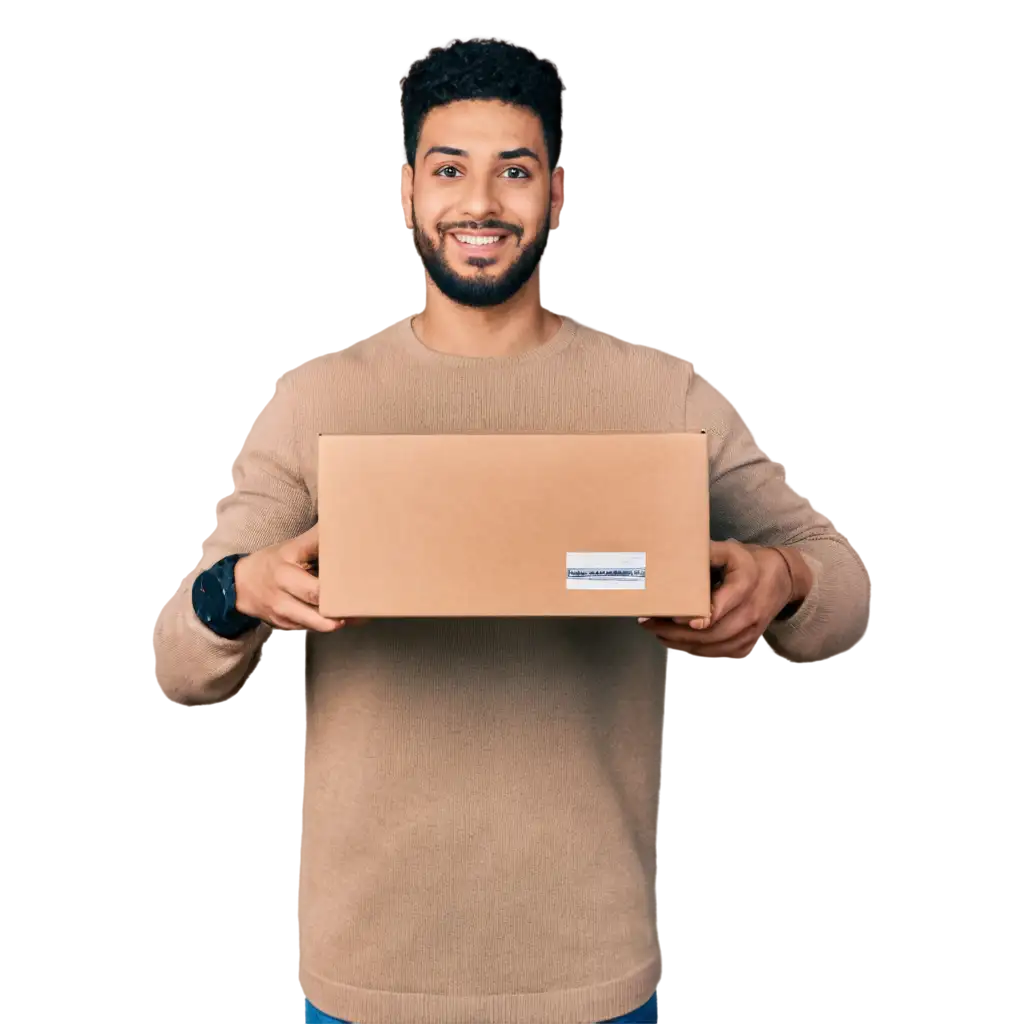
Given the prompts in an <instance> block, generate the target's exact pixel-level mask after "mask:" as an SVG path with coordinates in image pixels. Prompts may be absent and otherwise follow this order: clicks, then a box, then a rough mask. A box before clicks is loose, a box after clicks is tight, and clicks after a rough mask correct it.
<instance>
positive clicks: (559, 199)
mask: <svg viewBox="0 0 1024 1024" xmlns="http://www.w3.org/2000/svg"><path fill="white" fill-rule="evenodd" d="M564 202H565V171H564V170H563V169H562V168H561V167H556V168H555V173H554V174H552V175H551V224H550V227H549V230H551V231H554V229H555V228H557V227H558V215H559V214H560V213H561V212H562V204H563V203H564Z"/></svg>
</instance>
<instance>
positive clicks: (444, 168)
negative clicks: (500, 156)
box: [434, 164, 533, 181]
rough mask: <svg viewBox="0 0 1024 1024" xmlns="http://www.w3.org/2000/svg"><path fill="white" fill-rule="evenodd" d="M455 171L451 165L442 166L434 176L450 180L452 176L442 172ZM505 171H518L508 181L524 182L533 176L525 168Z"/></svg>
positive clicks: (512, 168) (513, 168)
mask: <svg viewBox="0 0 1024 1024" xmlns="http://www.w3.org/2000/svg"><path fill="white" fill-rule="evenodd" d="M457 170H458V168H457V167H455V166H454V165H452V164H444V165H443V166H442V167H439V168H438V169H437V170H436V171H434V174H435V176H437V177H439V178H451V177H452V175H450V174H443V173H442V172H443V171H457ZM505 170H506V171H518V172H519V174H518V175H516V176H515V177H513V178H510V179H509V180H510V181H525V180H526V179H528V178H531V177H533V175H531V174H530V172H529V171H528V170H527V169H526V168H525V167H506V168H505ZM502 173H504V172H502ZM520 175H521V176H520Z"/></svg>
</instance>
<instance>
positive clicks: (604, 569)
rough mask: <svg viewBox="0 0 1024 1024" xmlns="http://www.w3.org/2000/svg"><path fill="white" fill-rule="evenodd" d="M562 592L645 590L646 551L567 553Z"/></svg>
mask: <svg viewBox="0 0 1024 1024" xmlns="http://www.w3.org/2000/svg"><path fill="white" fill-rule="evenodd" d="M565 588H566V590H646V589H647V552H646V551H567V552H566V554H565Z"/></svg>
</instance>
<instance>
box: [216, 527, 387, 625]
mask: <svg viewBox="0 0 1024 1024" xmlns="http://www.w3.org/2000/svg"><path fill="white" fill-rule="evenodd" d="M319 550H320V524H319V522H318V523H316V524H315V525H314V526H313V527H312V529H309V530H307V531H306V532H305V533H300V534H299V536H298V537H293V538H291V539H290V540H286V541H282V542H281V543H280V544H273V545H271V546H270V547H266V548H261V549H260V550H259V551H254V552H253V553H252V554H251V555H246V556H245V557H244V558H240V559H239V560H238V561H237V562H235V608H236V609H237V610H238V611H239V612H241V613H242V614H243V615H252V616H254V617H255V618H257V619H260V620H261V621H263V622H266V623H269V624H270V625H271V626H274V627H276V628H277V629H313V630H316V631H317V632H318V633H333V632H335V630H338V629H341V627H342V626H344V625H345V624H346V623H349V624H351V625H353V626H362V625H364V624H365V623H367V622H369V621H370V620H369V619H351V618H350V619H334V618H327V617H325V616H323V615H321V614H320V612H319V611H318V610H317V606H318V605H319V604H320V580H319V579H318V578H317V577H316V576H315V575H314V574H313V573H312V572H310V571H309V570H310V567H311V566H312V565H313V563H314V562H316V560H317V555H318V553H319Z"/></svg>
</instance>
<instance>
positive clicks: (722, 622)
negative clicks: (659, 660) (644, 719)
mask: <svg viewBox="0 0 1024 1024" xmlns="http://www.w3.org/2000/svg"><path fill="white" fill-rule="evenodd" d="M711 564H712V565H719V566H723V567H724V568H725V576H724V578H723V580H722V585H721V586H720V587H719V588H718V589H717V590H715V591H714V592H713V594H712V602H711V618H710V619H690V620H688V621H687V620H684V619H665V618H649V619H645V620H644V621H643V622H641V623H640V624H641V625H642V626H643V628H644V629H647V630H650V632H652V633H654V635H655V636H657V638H658V639H659V640H660V641H661V642H662V643H663V644H664V645H665V646H666V647H671V648H672V649H673V650H677V651H685V652H686V653H687V654H696V655H698V656H699V657H702V658H745V657H746V656H747V655H748V654H749V653H750V652H751V651H752V650H753V649H754V646H755V645H756V644H757V641H758V640H759V639H760V638H761V636H762V635H763V634H764V631H765V630H766V629H767V628H768V626H769V624H770V623H771V621H772V619H774V618H775V616H776V615H778V614H779V612H780V611H782V609H783V608H784V607H785V606H786V605H787V604H788V603H789V600H790V596H791V593H790V578H789V571H788V569H787V567H786V563H785V560H784V559H783V557H782V556H781V555H780V554H779V553H778V552H777V551H772V550H771V548H767V547H760V546H758V545H756V544H741V543H740V542H739V541H735V540H724V541H712V542H711Z"/></svg>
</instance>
